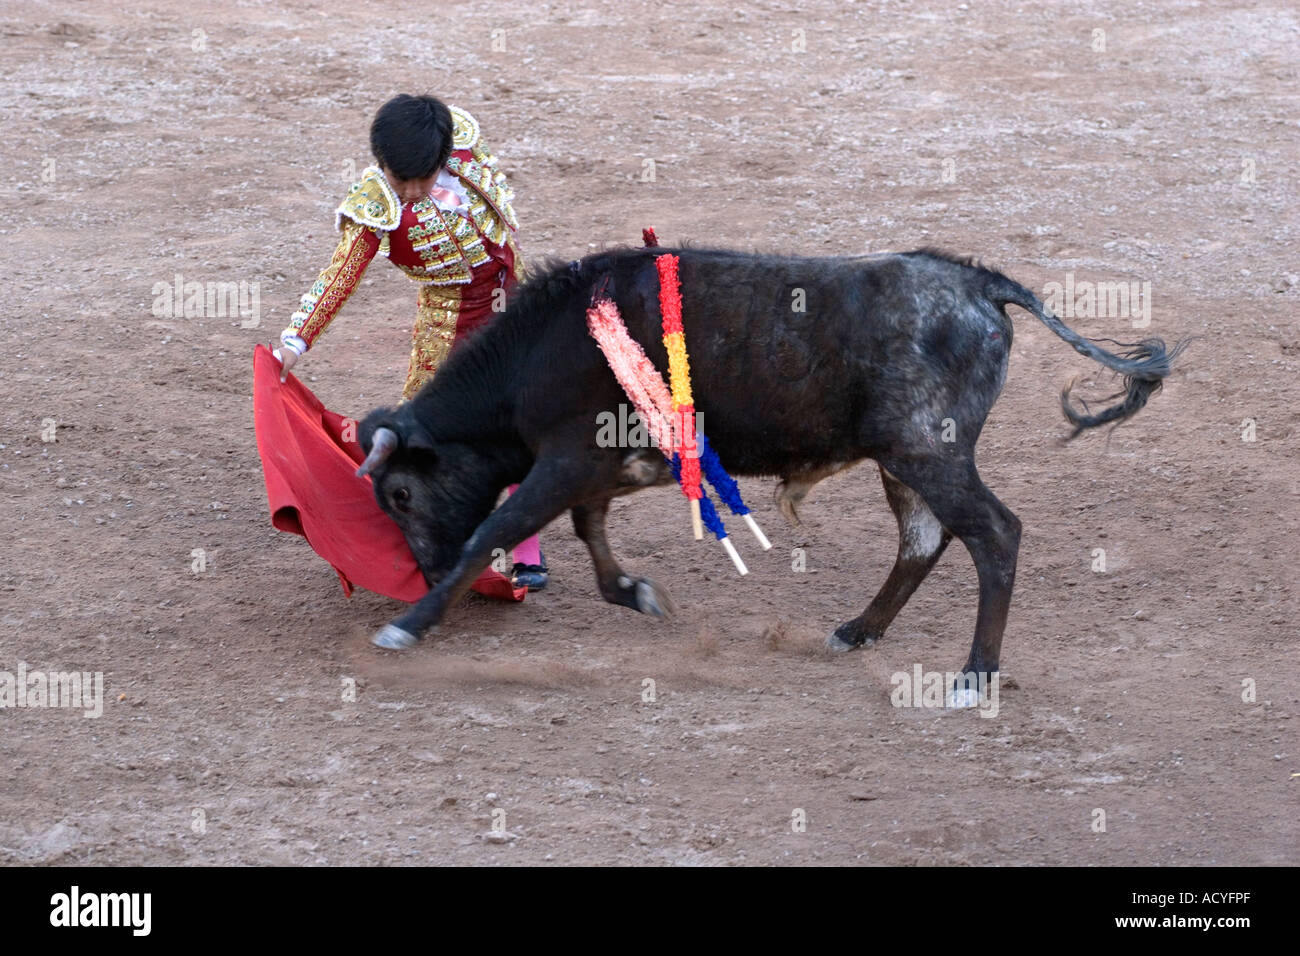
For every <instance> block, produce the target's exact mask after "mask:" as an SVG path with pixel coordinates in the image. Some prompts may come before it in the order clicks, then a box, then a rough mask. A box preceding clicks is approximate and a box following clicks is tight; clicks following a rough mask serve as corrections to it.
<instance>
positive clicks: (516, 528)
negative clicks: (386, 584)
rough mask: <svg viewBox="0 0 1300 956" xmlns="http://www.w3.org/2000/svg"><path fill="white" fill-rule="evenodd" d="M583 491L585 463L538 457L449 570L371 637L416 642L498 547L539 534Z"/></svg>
mask: <svg viewBox="0 0 1300 956" xmlns="http://www.w3.org/2000/svg"><path fill="white" fill-rule="evenodd" d="M584 491H586V487H585V482H584V473H583V467H582V463H581V462H577V461H572V460H566V459H563V458H558V457H557V458H551V459H545V458H539V459H538V460H537V461H536V462H535V463H534V465H533V467H532V470H531V471H529V473H528V477H526V478H525V479H524V480H523V481H522V482H521V483H520V485H519V488H518V489H517V490H516V491H515V493H514V494H513V495H511V496H510V497H509V498H507V499H506V500H505V501H504V502H503V503H502V504H501V506H500V507H498V508H497V509H496V510H495V511H493V512H492V513H491V514H490V515H488V516H487V518H485V519H484V521H483V523H482V524H480V525H479V526H478V527H477V528H476V529H475V530H474V533H473V534H472V535H470V537H469V540H468V541H466V542H465V544H464V546H463V547H462V548H461V551H460V557H459V558H457V560H456V563H455V565H453V566H452V569H451V570H450V571H448V572H447V575H446V576H445V577H444V578H443V579H442V580H441V581H439V582H438V584H437V585H436V586H435V587H434V588H433V590H431V591H430V592H429V593H428V594H426V595H425V596H424V597H422V598H420V600H419V601H417V602H416V603H415V604H413V605H412V606H411V607H410V608H409V609H408V610H407V612H406V613H405V614H403V615H401V616H400V617H398V618H395V619H394V620H393V621H391V622H390V623H388V624H385V625H384V626H383V627H382V628H380V629H379V631H378V632H377V633H376V634H375V636H374V637H373V638H372V639H371V642H372V643H373V644H375V645H376V646H377V647H385V648H389V649H390V650H403V649H405V648H408V647H411V646H413V645H414V644H415V643H416V642H417V641H419V640H420V638H421V637H423V636H424V632H425V631H427V630H428V629H429V628H431V627H436V626H437V625H438V623H439V622H440V621H441V620H442V616H443V614H445V613H446V612H447V608H449V607H451V606H452V605H453V604H454V603H455V602H456V601H458V600H460V598H461V597H462V596H463V595H464V594H465V592H466V591H468V590H469V587H470V585H471V584H473V583H474V581H475V579H476V578H477V577H478V576H479V575H480V574H481V573H482V572H483V569H484V568H486V567H487V566H488V564H489V563H490V562H491V560H492V556H493V554H494V553H495V552H496V550H497V549H498V548H499V549H501V550H504V551H509V550H510V549H511V548H513V547H514V546H515V545H516V544H518V543H519V542H520V541H523V540H524V539H525V538H527V537H529V536H530V535H534V534H537V532H539V531H541V530H542V528H544V527H546V525H547V524H549V523H550V522H551V521H553V520H555V519H556V518H557V517H559V516H560V515H561V514H562V513H563V512H564V511H565V510H566V509H568V508H570V507H571V506H572V505H573V503H574V501H575V500H576V499H579V498H581V497H582V494H583V492H584Z"/></svg>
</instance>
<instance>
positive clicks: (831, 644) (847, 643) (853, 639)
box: [826, 621, 876, 654]
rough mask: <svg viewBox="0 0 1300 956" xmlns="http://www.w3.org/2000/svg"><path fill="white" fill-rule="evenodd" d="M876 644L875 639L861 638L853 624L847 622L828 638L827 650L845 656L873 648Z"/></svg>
mask: <svg viewBox="0 0 1300 956" xmlns="http://www.w3.org/2000/svg"><path fill="white" fill-rule="evenodd" d="M875 643H876V640H875V638H870V637H862V636H860V635H859V634H858V633H857V629H856V628H854V627H853V622H852V621H846V622H845V623H843V624H841V625H840V626H839V627H837V628H836V629H835V630H834V631H833V632H832V633H831V636H830V637H828V638H826V649H827V650H828V651H834V652H835V653H837V654H845V653H848V652H849V651H856V650H858V649H859V648H863V647H871V645H873V644H875Z"/></svg>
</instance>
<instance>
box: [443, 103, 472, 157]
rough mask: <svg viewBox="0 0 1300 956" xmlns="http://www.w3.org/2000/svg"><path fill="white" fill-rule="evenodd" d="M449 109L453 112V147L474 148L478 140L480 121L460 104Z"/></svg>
mask: <svg viewBox="0 0 1300 956" xmlns="http://www.w3.org/2000/svg"><path fill="white" fill-rule="evenodd" d="M447 109H448V110H450V112H451V148H452V149H473V147H474V144H475V143H477V142H478V136H479V131H478V121H477V120H476V119H474V117H472V116H470V115H469V113H467V112H465V111H464V110H463V109H461V108H460V107H459V106H449V107H447Z"/></svg>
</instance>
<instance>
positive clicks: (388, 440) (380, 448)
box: [357, 428, 397, 478]
mask: <svg viewBox="0 0 1300 956" xmlns="http://www.w3.org/2000/svg"><path fill="white" fill-rule="evenodd" d="M396 447H397V432H395V431H393V430H392V429H391V428H376V429H375V436H374V438H373V439H372V443H371V445H370V454H369V455H367V456H366V460H365V461H363V462H362V463H361V467H360V468H358V469H357V477H358V478H360V477H361V476H362V475H368V474H370V473H371V472H372V471H374V470H375V466H377V465H379V464H381V463H383V462H384V461H385V460H386V459H387V458H388V456H389V455H391V454H392V453H393V450H394V449H395V448H396Z"/></svg>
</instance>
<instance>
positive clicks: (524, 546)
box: [507, 485, 542, 565]
mask: <svg viewBox="0 0 1300 956" xmlns="http://www.w3.org/2000/svg"><path fill="white" fill-rule="evenodd" d="M518 487H519V486H518V485H511V486H510V487H509V488H508V489H507V491H508V492H509V493H510V494H512V495H513V494H514V493H515V489H516V488H518ZM541 563H542V542H541V540H540V539H539V538H538V537H537V535H533V536H532V537H531V538H529V539H527V540H526V541H521V542H520V543H519V544H517V545H515V564H534V565H536V564H541Z"/></svg>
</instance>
